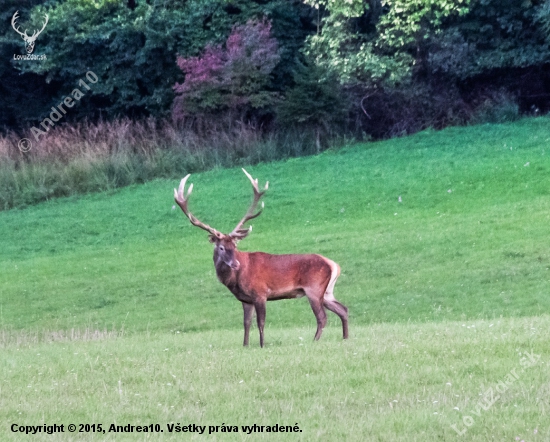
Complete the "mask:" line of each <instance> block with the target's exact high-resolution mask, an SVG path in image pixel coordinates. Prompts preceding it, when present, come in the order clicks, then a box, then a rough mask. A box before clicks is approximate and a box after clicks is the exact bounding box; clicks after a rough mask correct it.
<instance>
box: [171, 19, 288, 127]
mask: <svg viewBox="0 0 550 442" xmlns="http://www.w3.org/2000/svg"><path fill="white" fill-rule="evenodd" d="M279 60H280V54H279V48H278V44H277V40H276V39H275V38H273V37H272V36H271V23H269V22H268V21H266V20H263V21H249V22H247V23H246V24H245V25H236V26H234V27H233V30H232V31H231V34H230V35H229V37H228V38H227V41H226V42H225V45H224V46H221V45H219V46H212V45H208V46H207V47H206V48H205V50H204V52H203V54H202V55H201V56H198V57H189V58H184V57H178V60H177V64H178V66H179V68H180V69H181V70H182V71H183V72H184V73H185V80H184V82H183V83H176V85H175V86H174V90H175V92H176V98H175V99H174V108H173V117H174V119H175V120H182V119H184V118H185V117H189V116H197V115H200V116H205V115H209V114H211V113H213V112H215V111H226V110H227V111H229V112H230V113H231V115H232V116H233V118H236V119H238V118H242V117H243V116H244V115H245V113H246V112H247V111H248V110H250V109H261V108H265V107H266V106H269V105H271V104H273V102H274V99H275V93H274V92H271V91H270V90H269V86H270V80H271V79H270V75H271V73H272V72H273V69H274V68H275V66H276V65H277V63H278V62H279Z"/></svg>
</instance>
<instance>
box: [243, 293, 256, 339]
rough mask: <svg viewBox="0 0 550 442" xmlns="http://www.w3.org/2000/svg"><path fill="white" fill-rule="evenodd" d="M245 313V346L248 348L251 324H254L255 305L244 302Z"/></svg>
mask: <svg viewBox="0 0 550 442" xmlns="http://www.w3.org/2000/svg"><path fill="white" fill-rule="evenodd" d="M243 311H244V344H243V345H244V346H245V347H247V346H248V337H249V334H250V324H251V323H252V315H253V314H254V304H246V303H244V302H243Z"/></svg>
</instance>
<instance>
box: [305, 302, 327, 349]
mask: <svg viewBox="0 0 550 442" xmlns="http://www.w3.org/2000/svg"><path fill="white" fill-rule="evenodd" d="M308 299H309V305H311V309H312V310H313V313H314V314H315V318H317V333H315V337H314V338H313V339H314V340H315V341H318V340H319V338H320V337H321V333H323V328H324V327H325V325H326V324H327V314H326V312H325V308H324V307H323V304H321V301H320V300H319V299H318V298H316V297H313V296H308Z"/></svg>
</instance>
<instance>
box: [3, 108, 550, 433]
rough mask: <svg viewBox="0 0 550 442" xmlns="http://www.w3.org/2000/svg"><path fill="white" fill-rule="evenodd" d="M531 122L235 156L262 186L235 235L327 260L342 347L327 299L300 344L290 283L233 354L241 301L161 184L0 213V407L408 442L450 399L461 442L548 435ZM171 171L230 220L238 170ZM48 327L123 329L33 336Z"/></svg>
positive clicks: (542, 224) (548, 259)
mask: <svg viewBox="0 0 550 442" xmlns="http://www.w3.org/2000/svg"><path fill="white" fill-rule="evenodd" d="M548 123H549V121H548V119H546V118H540V119H535V120H523V121H520V122H519V123H515V124H510V125H502V126H479V127H473V128H455V129H448V130H445V131H442V132H437V133H430V132H425V133H421V134H417V135H415V136H412V137H407V138H403V139H399V140H391V141H387V142H381V143H374V144H368V145H362V146H361V145H359V146H352V147H349V148H347V149H344V150H340V151H337V152H326V153H324V154H323V155H320V156H317V157H312V158H303V159H297V160H292V161H288V162H285V163H274V164H267V165H261V166H257V167H254V168H253V169H251V170H250V171H251V172H253V175H254V176H255V177H259V178H260V180H261V181H263V180H264V179H269V181H270V190H269V193H268V194H267V195H266V209H265V212H264V214H263V215H262V216H261V217H260V218H258V219H257V220H255V221H254V223H253V224H254V232H253V234H251V235H250V237H249V238H247V239H246V240H245V241H243V242H242V243H241V249H243V250H265V251H269V252H273V253H277V252H280V253H283V252H319V253H322V254H325V255H327V256H329V257H330V258H332V259H334V260H336V261H337V262H339V263H340V265H341V266H342V271H343V272H342V276H341V278H340V280H339V282H338V284H337V286H336V296H337V298H338V299H339V300H340V301H342V302H343V303H344V304H346V305H348V307H349V308H350V312H351V325H350V327H351V328H350V331H351V334H352V339H351V340H350V341H349V342H345V343H344V342H341V341H340V327H339V324H337V321H336V318H335V317H334V315H330V316H329V317H330V318H331V322H330V323H329V326H328V328H327V329H326V330H325V333H324V336H323V339H322V341H321V343H317V344H313V343H311V342H310V339H311V338H312V336H313V333H314V325H315V321H314V318H313V314H312V313H311V311H310V309H309V306H308V304H307V301H304V300H303V299H302V300H297V301H285V302H278V303H270V304H269V305H268V316H267V331H266V333H267V334H266V342H267V344H268V347H267V349H265V351H260V350H259V349H257V348H255V345H257V336H256V334H255V333H254V334H253V338H254V339H253V340H252V345H253V346H254V348H252V349H250V350H243V349H240V348H239V347H240V342H241V333H242V332H241V314H242V313H241V311H242V310H241V308H240V306H239V304H238V303H237V302H236V301H235V300H234V298H233V297H232V296H231V295H230V294H229V293H228V292H227V290H226V289H225V288H224V287H222V286H221V285H220V284H219V283H218V282H217V280H216V278H215V275H214V271H213V266H212V263H211V246H210V245H209V244H208V242H207V240H206V235H205V234H204V233H202V232H201V231H199V230H198V229H196V228H194V227H192V226H190V225H189V223H188V222H186V220H185V218H184V217H183V215H182V214H181V213H179V212H178V211H172V204H173V203H172V196H171V187H174V186H175V185H176V184H177V181H176V180H175V181H174V182H166V181H156V182H152V183H149V184H147V185H144V186H140V187H133V188H128V189H125V190H122V191H120V192H117V193H114V194H112V195H106V194H101V195H92V196H87V197H82V198H78V199H77V198H72V199H69V200H58V201H53V202H51V203H48V204H42V205H39V206H36V207H32V208H28V209H26V210H20V211H19V210H16V211H10V212H2V213H0V232H2V239H1V247H0V330H4V331H3V332H2V334H1V335H0V338H1V339H0V345H3V346H4V349H2V356H0V373H2V374H1V375H0V410H3V411H1V412H0V413H1V414H0V421H2V422H15V421H18V422H21V423H24V424H37V423H41V422H43V421H47V422H53V421H54V420H58V421H60V422H65V423H69V422H71V421H74V422H75V423H78V422H82V423H84V422H90V423H92V421H96V422H102V423H104V424H105V423H109V422H111V421H113V420H116V421H117V422H118V423H124V424H125V423H134V424H137V423H139V422H143V421H146V422H145V423H151V422H153V423H156V422H158V423H161V424H163V425H164V423H167V422H171V421H174V422H181V423H182V424H183V422H182V421H185V422H189V423H193V422H195V423H200V424H203V425H221V423H222V422H225V423H226V424H235V425H246V424H249V423H250V424H252V423H258V424H264V425H265V424H272V423H275V422H279V423H282V424H292V425H293V424H294V423H295V422H298V424H299V425H301V426H302V427H303V430H304V433H303V434H302V435H301V437H302V439H303V440H311V438H312V437H315V438H317V437H323V436H325V437H326V438H329V439H332V440H336V439H337V438H338V437H340V436H342V435H344V434H346V435H347V436H348V438H349V439H352V440H353V439H356V440H365V434H368V435H369V436H368V437H367V438H366V440H388V441H389V440H392V441H393V440H403V441H405V440H407V441H408V440H435V439H439V440H454V438H458V435H457V434H456V432H454V430H452V429H451V428H450V425H451V424H456V425H457V427H458V428H464V425H463V424H462V423H461V422H462V421H461V419H462V417H463V416H464V415H471V416H473V417H474V418H475V424H474V425H473V426H472V427H471V428H470V429H469V430H468V433H467V436H466V437H467V438H468V440H480V441H481V440H488V439H491V438H493V439H494V440H513V439H514V438H515V437H516V436H517V437H522V438H525V440H549V439H550V433H549V432H548V431H549V427H548V424H547V422H548V417H547V415H546V414H547V409H548V405H549V404H548V397H549V396H550V395H549V394H548V378H549V376H548V375H549V374H550V373H548V368H547V367H548V366H547V363H548V362H547V361H548V357H547V356H548V354H549V350H550V348H549V344H548V342H549V340H548V330H549V329H550V318H549V317H548V316H544V314H546V313H547V312H548V311H549V307H550V299H549V298H548V291H547V288H548V280H549V279H550V271H549V270H548V269H549V267H550V256H549V252H548V250H549V247H548V246H549V238H548V235H547V231H548V225H549V218H550V215H549V214H550V211H549V208H550V207H549V206H550V197H549V194H550V187H549V177H550V159H549V157H548V148H547V146H548V141H549V140H550V129H549V128H548ZM191 181H192V182H194V183H195V190H194V193H193V197H192V202H191V208H192V210H193V212H194V213H195V214H197V215H198V216H199V217H200V218H201V220H203V221H205V222H207V223H211V224H212V225H214V226H216V227H217V228H219V229H220V230H229V229H231V228H232V227H233V225H234V223H235V222H236V221H237V220H238V219H239V218H240V216H242V213H243V212H244V210H245V209H246V206H247V204H248V202H249V198H250V193H251V192H250V189H249V185H248V183H247V181H246V178H245V177H244V176H243V175H242V173H241V172H240V171H239V170H229V171H227V170H219V171H212V172H209V173H205V174H197V175H194V176H193V177H192V179H191ZM449 190H450V192H449ZM399 196H401V198H402V203H400V202H398V197H399ZM541 314H543V316H540V317H538V318H536V317H534V316H537V315H541ZM501 316H502V317H503V318H500V317H501ZM518 317H520V318H518ZM494 318H496V319H494ZM452 320H454V321H456V320H459V321H460V322H450V321H452ZM380 322H388V323H389V324H378V325H377V324H375V323H380ZM462 324H464V326H462ZM491 324H494V325H493V326H491ZM472 326H475V327H472ZM296 327H302V328H296ZM468 327H470V328H468ZM70 328H76V329H86V328H87V329H91V330H94V329H104V328H107V329H109V330H110V329H115V330H120V329H121V328H124V329H125V331H126V335H125V337H123V338H120V339H107V340H104V341H101V342H82V341H76V342H63V341H61V342H57V341H56V342H54V343H40V342H35V341H41V340H42V339H41V338H37V336H42V334H43V333H46V332H47V331H55V330H67V329H70ZM170 332H171V333H170ZM187 332H200V333H187ZM128 334H129V335H128ZM300 338H303V340H301V339H300ZM25 339H27V341H25ZM302 344H303V345H302ZM210 345H212V347H210ZM165 349H168V350H166V351H164V350H165ZM531 349H533V350H535V353H538V354H540V355H541V360H540V363H539V364H537V365H536V366H535V367H533V368H531V369H529V370H526V371H525V373H523V372H522V374H521V376H520V378H519V379H518V381H517V382H516V383H514V384H513V385H512V387H511V388H510V390H509V391H508V392H507V393H506V394H505V395H502V398H501V399H500V400H499V401H498V403H496V404H495V405H494V406H493V407H492V408H491V409H490V410H488V411H482V414H481V416H480V417H476V416H475V415H473V414H472V413H471V412H470V411H468V410H470V408H471V409H475V403H476V401H477V400H478V398H479V397H481V396H479V395H480V394H483V392H484V391H485V390H486V388H488V387H490V386H495V385H496V383H497V382H498V381H499V380H501V379H502V378H504V376H505V375H506V374H508V373H509V372H510V370H513V369H519V368H521V366H520V365H519V359H520V356H519V355H518V352H522V351H527V350H531ZM308 375H309V376H308ZM174 376H175V377H174ZM241 380H243V381H244V382H243V383H240V381H241ZM119 381H120V383H119ZM447 383H450V384H451V385H450V386H449V385H447ZM168 384H171V385H168ZM266 389H267V391H265V390H266ZM457 395H458V396H457ZM394 401H397V402H394ZM435 401H437V402H435ZM159 404H160V405H159ZM235 404H238V406H235ZM454 407H457V408H458V409H459V410H453V408H454ZM434 413H438V414H434ZM535 427H536V428H537V430H538V433H537V435H533V434H529V431H530V432H531V433H532V431H533V429H534V428H535ZM3 431H4V427H2V429H0V434H2V432H3ZM165 431H166V430H165ZM5 436H6V437H8V436H9V433H5ZM165 436H166V435H165ZM222 436H224V435H222ZM241 436H242V434H241V435H239V437H237V439H241ZM353 436H355V437H353ZM104 437H105V436H101V437H99V438H98V440H103V439H104ZM528 437H529V438H528ZM2 438H4V437H2ZM179 438H181V435H180V437H179ZM45 439H47V437H46V438H44V440H45ZM153 439H154V440H157V439H156V438H153ZM220 439H222V440H223V439H225V437H220ZM14 440H15V439H14ZM33 440H41V439H40V438H36V439H33ZM48 440H50V439H48ZM111 440H114V439H111ZM117 440H119V438H117Z"/></svg>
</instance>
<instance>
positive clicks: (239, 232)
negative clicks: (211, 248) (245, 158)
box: [229, 169, 269, 240]
mask: <svg viewBox="0 0 550 442" xmlns="http://www.w3.org/2000/svg"><path fill="white" fill-rule="evenodd" d="M243 172H244V174H245V175H246V176H247V177H248V179H249V180H250V182H251V183H252V188H253V189H254V200H253V201H252V204H251V205H250V207H249V209H248V211H247V212H246V214H245V215H244V217H243V219H241V220H240V221H239V224H237V226H236V227H235V228H234V229H233V231H232V232H231V233H230V234H229V236H230V237H232V238H234V239H239V240H240V239H243V238H246V236H247V235H248V234H249V233H250V231H251V230H252V226H250V227H249V228H248V229H243V225H244V224H245V223H246V222H248V221H250V220H251V219H254V218H256V217H257V216H260V214H261V213H262V210H263V208H264V203H263V202H262V208H261V209H260V210H258V212H256V213H254V212H255V211H256V206H257V205H258V202H259V201H260V199H261V198H262V196H263V195H264V193H265V191H266V190H267V187H268V186H269V181H267V182H266V183H265V187H264V190H263V191H261V192H260V190H259V189H258V179H257V178H256V179H253V178H252V177H251V176H250V174H249V173H248V172H247V171H246V170H244V169H243Z"/></svg>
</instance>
